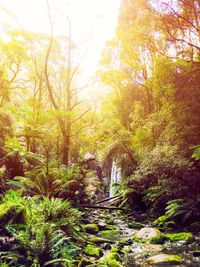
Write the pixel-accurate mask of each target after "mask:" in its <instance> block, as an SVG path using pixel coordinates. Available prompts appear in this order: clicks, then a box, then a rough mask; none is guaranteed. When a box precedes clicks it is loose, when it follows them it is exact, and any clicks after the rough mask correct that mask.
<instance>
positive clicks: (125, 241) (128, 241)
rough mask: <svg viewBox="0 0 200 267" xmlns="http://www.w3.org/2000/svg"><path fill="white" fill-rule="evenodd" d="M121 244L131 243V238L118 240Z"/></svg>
mask: <svg viewBox="0 0 200 267" xmlns="http://www.w3.org/2000/svg"><path fill="white" fill-rule="evenodd" d="M118 244H119V245H130V244H132V242H131V241H130V240H125V239H120V240H119V242H118Z"/></svg>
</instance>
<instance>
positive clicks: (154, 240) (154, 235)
mask: <svg viewBox="0 0 200 267" xmlns="http://www.w3.org/2000/svg"><path fill="white" fill-rule="evenodd" d="M133 240H134V241H135V242H141V243H151V244H162V243H163V234H162V233H161V232H160V230H158V229H156V228H150V227H145V228H142V229H140V230H139V231H137V233H135V235H134V236H133Z"/></svg>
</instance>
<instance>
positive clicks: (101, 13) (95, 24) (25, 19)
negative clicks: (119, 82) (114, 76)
mask: <svg viewBox="0 0 200 267" xmlns="http://www.w3.org/2000/svg"><path fill="white" fill-rule="evenodd" d="M0 4H1V6H3V7H5V8H7V9H8V10H9V11H10V12H12V14H13V15H14V16H15V17H17V18H18V21H17V24H18V26H19V27H21V28H25V29H27V30H29V31H33V32H46V33H49V32H50V25H49V21H48V16H47V1H45V0H29V1H27V0H0ZM49 5H50V8H51V13H52V17H53V21H54V33H55V34H57V35H67V33H68V25H67V21H66V15H68V16H69V17H70V20H71V24H72V39H73V41H74V42H77V43H80V44H81V43H83V45H84V42H83V41H85V40H88V44H86V43H87V41H85V45H87V46H88V52H87V53H86V55H85V57H84V59H83V63H82V69H84V73H85V75H86V76H87V75H91V74H92V72H94V70H96V68H97V65H98V61H99V58H100V53H101V50H102V48H103V46H104V43H105V41H106V40H108V39H111V38H112V37H113V35H114V30H115V26H116V22H117V16H118V10H119V5H120V0H109V1H108V0H71V1H69V0H68V1H67V0H49Z"/></svg>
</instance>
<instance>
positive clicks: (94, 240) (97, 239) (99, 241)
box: [90, 236, 114, 244]
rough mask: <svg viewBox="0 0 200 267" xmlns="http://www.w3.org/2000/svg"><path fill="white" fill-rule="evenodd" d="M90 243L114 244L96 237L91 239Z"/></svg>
mask: <svg viewBox="0 0 200 267" xmlns="http://www.w3.org/2000/svg"><path fill="white" fill-rule="evenodd" d="M90 242H91V243H95V244H103V243H113V242H114V241H113V240H108V239H106V238H102V237H98V236H95V237H92V238H90Z"/></svg>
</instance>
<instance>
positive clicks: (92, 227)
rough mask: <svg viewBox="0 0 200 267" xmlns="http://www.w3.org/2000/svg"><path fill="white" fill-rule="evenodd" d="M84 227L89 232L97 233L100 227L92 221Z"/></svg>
mask: <svg viewBox="0 0 200 267" xmlns="http://www.w3.org/2000/svg"><path fill="white" fill-rule="evenodd" d="M83 228H84V229H85V231H86V232H87V233H89V234H97V233H98V231H99V227H98V225H97V224H95V223H93V224H92V223H91V224H86V225H84V226H83Z"/></svg>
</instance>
